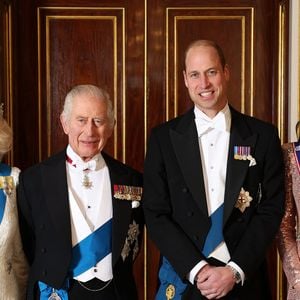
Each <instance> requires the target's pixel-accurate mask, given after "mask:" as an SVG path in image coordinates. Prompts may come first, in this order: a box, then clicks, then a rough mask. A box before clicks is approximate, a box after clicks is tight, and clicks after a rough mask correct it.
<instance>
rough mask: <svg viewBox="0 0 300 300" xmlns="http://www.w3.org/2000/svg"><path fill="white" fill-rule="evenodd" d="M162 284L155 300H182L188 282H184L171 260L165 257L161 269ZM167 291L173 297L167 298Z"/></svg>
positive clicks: (160, 278)
mask: <svg viewBox="0 0 300 300" xmlns="http://www.w3.org/2000/svg"><path fill="white" fill-rule="evenodd" d="M159 280H160V286H159V289H158V292H157V294H156V297H155V300H166V299H172V300H181V296H182V294H183V293H184V291H185V289H186V286H187V284H186V283H184V282H183V281H182V280H181V278H180V277H179V276H178V275H177V273H176V272H175V270H174V269H173V267H172V266H171V264H170V263H169V261H168V260H167V259H166V258H165V257H163V261H162V265H161V267H160V269H159ZM167 293H170V294H169V295H172V296H173V298H171V297H169V298H167Z"/></svg>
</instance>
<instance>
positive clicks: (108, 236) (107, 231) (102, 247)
mask: <svg viewBox="0 0 300 300" xmlns="http://www.w3.org/2000/svg"><path fill="white" fill-rule="evenodd" d="M111 249H112V219H110V220H108V221H107V222H106V223H104V224H103V225H102V226H100V227H99V228H97V229H96V230H95V231H94V232H92V233H91V234H90V235H89V236H87V237H86V238H84V239H83V240H82V241H81V242H79V243H78V244H77V245H75V246H74V247H73V248H72V261H71V265H70V269H69V276H70V278H73V277H76V276H78V275H80V274H82V273H84V272H85V271H87V270H89V269H90V268H91V267H93V266H95V265H96V264H97V263H98V262H99V261H101V260H102V259H103V258H104V257H105V256H107V255H108V254H109V253H111ZM39 288H40V300H48V298H49V297H50V296H51V294H52V293H53V292H55V293H57V294H58V296H59V297H60V298H61V299H62V300H68V289H69V280H67V281H66V283H65V285H64V286H63V287H62V288H61V289H59V290H57V289H53V288H52V287H51V286H49V285H47V284H45V283H44V282H41V281H39Z"/></svg>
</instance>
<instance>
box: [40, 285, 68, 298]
mask: <svg viewBox="0 0 300 300" xmlns="http://www.w3.org/2000/svg"><path fill="white" fill-rule="evenodd" d="M39 288H40V300H48V299H49V297H50V296H51V294H52V293H56V294H57V295H58V296H59V297H60V298H61V299H62V300H68V299H69V298H68V289H69V281H68V280H67V281H66V284H65V285H64V287H63V288H61V289H59V290H57V289H54V288H52V287H51V286H49V285H47V284H46V283H44V282H42V281H39Z"/></svg>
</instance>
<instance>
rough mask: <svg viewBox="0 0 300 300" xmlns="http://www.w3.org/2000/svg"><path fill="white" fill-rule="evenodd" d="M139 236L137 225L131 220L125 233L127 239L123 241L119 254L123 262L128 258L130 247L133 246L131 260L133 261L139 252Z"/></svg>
mask: <svg viewBox="0 0 300 300" xmlns="http://www.w3.org/2000/svg"><path fill="white" fill-rule="evenodd" d="M139 234H140V230H139V225H138V224H137V223H136V222H135V221H134V220H133V222H132V224H129V229H128V232H127V237H126V240H125V244H124V247H123V249H122V252H121V256H122V259H123V261H124V260H125V259H126V257H128V255H129V253H130V250H131V246H132V245H134V246H133V249H132V251H133V253H132V259H133V260H134V259H135V258H136V256H137V254H138V252H139V242H138V236H139Z"/></svg>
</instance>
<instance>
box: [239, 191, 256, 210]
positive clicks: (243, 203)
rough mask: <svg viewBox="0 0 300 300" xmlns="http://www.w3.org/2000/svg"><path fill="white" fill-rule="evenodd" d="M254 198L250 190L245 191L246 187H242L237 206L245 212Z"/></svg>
mask: <svg viewBox="0 0 300 300" xmlns="http://www.w3.org/2000/svg"><path fill="white" fill-rule="evenodd" d="M252 199H253V198H252V197H251V196H250V194H249V192H247V191H245V190H244V188H241V191H240V194H239V197H238V200H237V202H236V204H235V207H236V208H238V209H239V210H240V211H241V212H242V213H243V212H244V211H245V209H246V208H247V207H249V206H250V202H251V201H252Z"/></svg>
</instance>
